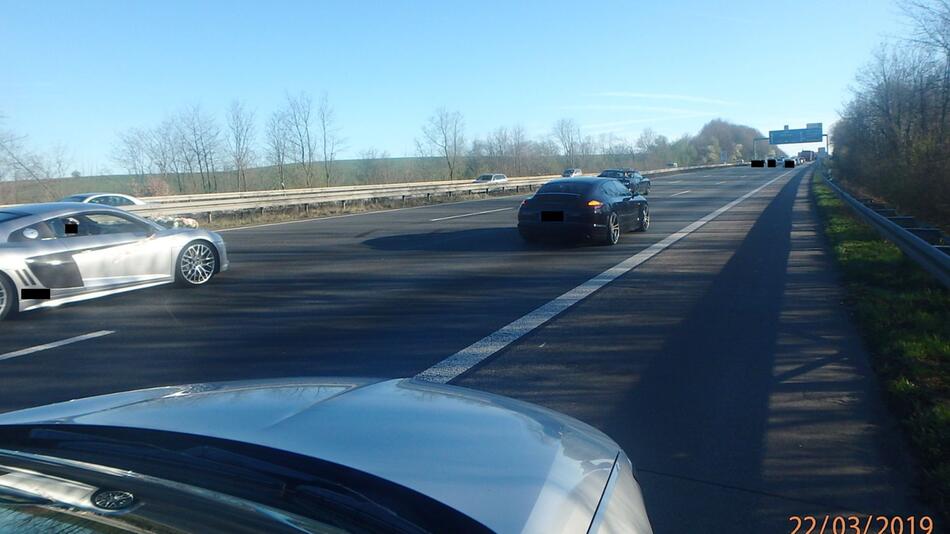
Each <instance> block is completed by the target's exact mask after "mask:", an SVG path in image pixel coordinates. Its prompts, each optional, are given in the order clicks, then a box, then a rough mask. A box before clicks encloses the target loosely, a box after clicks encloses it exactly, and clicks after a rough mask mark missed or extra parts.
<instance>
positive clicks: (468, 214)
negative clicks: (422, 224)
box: [429, 208, 514, 222]
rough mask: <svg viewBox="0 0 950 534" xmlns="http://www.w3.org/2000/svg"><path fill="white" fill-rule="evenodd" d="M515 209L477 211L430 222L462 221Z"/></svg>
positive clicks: (430, 220)
mask: <svg viewBox="0 0 950 534" xmlns="http://www.w3.org/2000/svg"><path fill="white" fill-rule="evenodd" d="M513 209H514V208H498V209H497V210H486V211H477V212H475V213H463V214H461V215H452V216H451V217H439V218H438V219H429V222H436V221H447V220H449V219H461V218H462V217H474V216H475V215H484V214H486V213H495V212H498V211H507V210H513Z"/></svg>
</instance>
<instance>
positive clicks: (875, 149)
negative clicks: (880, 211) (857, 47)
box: [831, 0, 950, 228]
mask: <svg viewBox="0 0 950 534" xmlns="http://www.w3.org/2000/svg"><path fill="white" fill-rule="evenodd" d="M902 8H903V10H904V14H905V15H906V17H907V18H908V19H909V20H910V22H911V31H910V33H909V34H908V35H906V36H905V37H904V38H902V39H901V40H900V41H898V42H896V43H892V44H890V45H885V46H883V47H882V48H881V49H880V50H879V51H878V52H877V53H876V54H875V55H874V58H873V60H872V61H871V62H870V64H869V65H868V66H867V67H866V68H865V69H864V70H863V71H862V72H861V73H859V75H858V77H857V85H856V87H855V89H854V94H853V97H852V98H851V100H850V102H848V103H847V104H846V106H845V108H844V112H843V113H842V118H841V120H840V121H838V122H837V123H836V124H835V125H834V127H833V129H832V137H831V139H832V141H833V143H834V148H835V150H834V156H833V163H834V165H835V169H836V170H835V173H836V175H837V176H839V177H840V178H841V179H843V180H845V181H846V182H847V183H849V184H851V185H852V186H854V187H855V188H857V189H859V190H863V191H864V192H866V193H870V194H872V195H876V196H880V197H883V198H884V199H886V200H887V201H889V202H891V203H893V204H895V205H897V206H898V207H900V208H901V209H902V210H906V211H907V212H908V213H912V214H915V215H919V216H921V217H924V218H927V219H929V220H930V221H931V222H933V223H935V224H938V225H942V226H943V227H944V228H947V227H950V2H948V0H933V1H910V2H905V3H903V4H902Z"/></svg>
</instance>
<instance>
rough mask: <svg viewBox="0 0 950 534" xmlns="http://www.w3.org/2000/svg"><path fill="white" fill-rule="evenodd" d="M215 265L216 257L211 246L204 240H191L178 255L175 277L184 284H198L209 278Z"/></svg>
mask: <svg viewBox="0 0 950 534" xmlns="http://www.w3.org/2000/svg"><path fill="white" fill-rule="evenodd" d="M217 266H218V257H217V255H216V254H215V251H214V250H213V249H212V246H211V245H209V244H208V243H207V242H204V241H193V242H191V243H188V244H187V245H185V248H184V249H183V250H182V251H181V254H179V255H178V265H177V272H176V277H177V278H178V281H179V282H180V283H181V284H182V285H184V286H191V287H194V286H200V285H202V284H204V283H205V282H207V281H208V280H211V277H212V276H214V273H215V271H216V270H217Z"/></svg>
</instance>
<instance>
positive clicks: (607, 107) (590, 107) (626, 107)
mask: <svg viewBox="0 0 950 534" xmlns="http://www.w3.org/2000/svg"><path fill="white" fill-rule="evenodd" d="M561 109H563V110H569V111H651V112H654V113H672V114H680V115H688V114H692V113H696V112H697V110H695V109H686V108H668V107H662V106H641V105H638V104H580V105H574V106H562V107H561Z"/></svg>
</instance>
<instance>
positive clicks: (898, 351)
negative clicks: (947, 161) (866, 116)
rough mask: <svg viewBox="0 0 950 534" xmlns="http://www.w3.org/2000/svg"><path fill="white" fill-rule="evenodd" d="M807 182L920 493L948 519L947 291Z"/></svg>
mask: <svg viewBox="0 0 950 534" xmlns="http://www.w3.org/2000/svg"><path fill="white" fill-rule="evenodd" d="M812 180H813V182H812V194H813V198H814V200H815V203H816V204H817V206H818V211H819V214H820V216H821V219H822V220H823V222H824V228H825V235H826V236H827V238H828V241H829V243H830V245H831V248H832V251H833V255H834V257H835V260H836V262H837V264H838V266H839V268H840V270H841V273H842V278H843V281H844V285H845V287H846V291H847V295H848V304H849V307H850V309H851V311H852V314H853V316H854V317H855V318H856V320H857V325H858V328H859V330H860V331H861V333H862V336H863V338H864V340H865V343H866V344H867V347H868V349H869V350H870V352H871V357H872V366H873V367H874V370H875V372H876V373H877V375H878V377H879V378H880V381H881V384H882V386H883V388H884V390H885V397H886V399H887V401H888V403H889V404H890V405H891V407H892V408H893V410H894V411H895V413H896V415H897V417H898V418H899V419H900V421H901V424H902V425H903V427H904V429H905V431H906V433H907V435H908V436H909V438H910V441H911V443H912V445H913V448H914V451H915V453H916V455H917V459H918V461H919V463H920V466H921V468H922V470H923V477H922V482H923V484H924V487H923V488H922V489H923V493H924V495H925V496H926V497H927V498H928V499H932V500H933V501H934V503H935V504H936V505H937V506H938V508H939V509H940V511H941V513H942V514H943V516H944V518H950V291H948V290H947V289H946V288H944V287H943V286H942V285H940V283H939V282H937V281H936V280H934V279H933V278H932V277H931V276H930V275H929V274H928V273H926V272H925V271H924V270H922V269H921V268H920V267H918V266H917V265H916V264H914V263H913V262H912V261H911V260H909V259H907V258H906V257H905V256H904V254H903V253H902V252H901V251H900V249H898V248H897V247H896V246H894V245H893V244H891V243H889V242H888V241H885V240H883V239H882V238H881V237H880V236H879V235H878V234H877V233H876V232H875V231H874V230H873V229H872V228H871V227H870V226H868V225H867V224H865V223H864V222H862V221H861V220H860V219H858V218H857V216H856V215H855V214H854V213H853V212H852V211H851V209H850V208H849V207H848V206H847V205H846V204H845V203H844V202H843V201H842V200H841V199H839V198H838V196H837V195H836V194H835V193H834V191H833V190H832V189H831V188H829V187H828V186H827V185H825V183H824V180H823V179H822V178H821V174H820V173H819V172H816V173H814V175H813V178H812Z"/></svg>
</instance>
